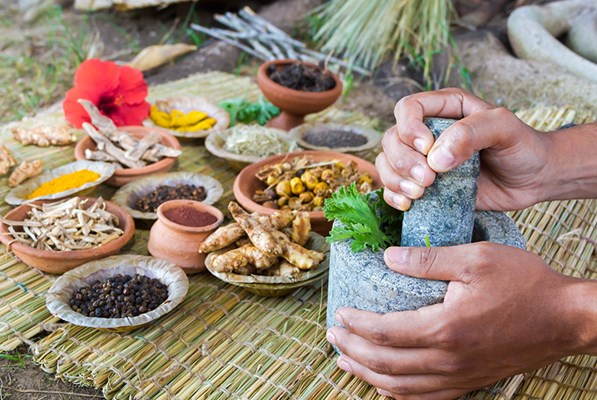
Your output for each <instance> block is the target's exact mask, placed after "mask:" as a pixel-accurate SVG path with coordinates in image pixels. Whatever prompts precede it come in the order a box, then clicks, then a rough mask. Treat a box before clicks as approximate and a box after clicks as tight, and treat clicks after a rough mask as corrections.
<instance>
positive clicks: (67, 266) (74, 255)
mask: <svg viewBox="0 0 597 400" xmlns="http://www.w3.org/2000/svg"><path fill="white" fill-rule="evenodd" d="M85 198H87V199H89V200H92V201H94V200H95V199H94V198H91V197H83V199H85ZM54 201H55V200H45V201H35V202H33V203H30V204H23V205H21V206H19V207H17V208H15V209H14V210H12V211H10V212H9V213H8V214H6V215H5V216H4V218H6V219H7V220H11V221H23V220H24V219H25V218H26V217H27V212H28V211H29V210H30V209H31V204H36V205H40V204H44V203H52V202H54ZM92 201H91V202H90V203H89V204H90V205H91V203H92ZM106 211H108V212H110V213H111V214H114V215H115V216H117V217H118V221H119V222H118V227H119V228H120V229H122V230H123V231H124V233H123V234H122V236H120V237H119V238H117V239H115V240H113V241H111V242H110V243H107V244H105V245H103V246H99V247H95V248H92V249H85V250H73V251H50V250H40V249H35V248H33V247H30V246H27V245H26V244H24V243H20V242H16V241H14V240H13V238H12V236H11V235H10V234H9V232H8V226H6V225H5V224H3V223H0V241H1V242H2V243H4V244H5V245H6V246H7V247H8V248H9V249H10V250H12V252H13V253H14V254H15V256H17V257H18V258H19V259H20V260H21V261H23V262H24V263H25V264H27V265H29V266H31V267H34V268H37V269H39V270H40V271H44V272H47V273H50V274H62V273H64V272H66V271H70V270H71V269H73V268H75V267H78V266H79V265H82V264H85V263H87V262H89V261H93V260H98V259H100V258H104V257H107V256H110V255H113V254H116V253H118V252H119V251H120V249H121V248H122V247H123V246H124V245H125V244H126V243H127V242H128V241H129V240H131V238H132V237H133V234H134V233H135V223H134V221H133V218H132V217H131V216H130V215H129V213H127V212H126V211H125V210H124V209H123V208H122V207H120V206H118V205H116V204H114V203H111V202H109V201H106Z"/></svg>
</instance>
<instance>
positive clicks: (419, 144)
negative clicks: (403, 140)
mask: <svg viewBox="0 0 597 400" xmlns="http://www.w3.org/2000/svg"><path fill="white" fill-rule="evenodd" d="M413 145H414V146H415V149H417V150H419V151H420V152H421V153H423V154H425V153H426V152H427V145H426V144H425V140H424V139H421V138H417V139H415V140H413Z"/></svg>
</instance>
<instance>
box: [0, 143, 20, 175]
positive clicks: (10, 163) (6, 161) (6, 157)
mask: <svg viewBox="0 0 597 400" xmlns="http://www.w3.org/2000/svg"><path fill="white" fill-rule="evenodd" d="M15 165H17V160H15V158H14V157H13V155H12V153H11V152H10V150H8V147H6V146H4V145H3V144H0V175H4V174H5V173H7V172H8V170H9V169H10V168H11V167H14V166H15Z"/></svg>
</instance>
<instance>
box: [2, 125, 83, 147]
mask: <svg viewBox="0 0 597 400" xmlns="http://www.w3.org/2000/svg"><path fill="white" fill-rule="evenodd" d="M12 135H13V137H14V138H15V140H16V141H18V142H20V143H21V144H24V145H28V144H33V145H35V146H39V147H48V146H64V145H67V144H71V143H75V142H76V141H77V137H76V136H75V135H74V134H73V130H72V128H71V127H70V126H68V125H66V124H65V125H59V126H39V127H36V128H30V129H28V128H16V129H13V131H12Z"/></svg>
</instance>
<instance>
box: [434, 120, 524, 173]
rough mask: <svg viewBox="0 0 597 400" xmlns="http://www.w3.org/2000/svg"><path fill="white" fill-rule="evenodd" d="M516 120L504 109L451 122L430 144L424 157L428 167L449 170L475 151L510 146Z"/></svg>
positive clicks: (435, 169)
mask: <svg viewBox="0 0 597 400" xmlns="http://www.w3.org/2000/svg"><path fill="white" fill-rule="evenodd" d="M517 119H518V118H517V117H516V115H514V114H513V113H512V112H510V111H508V110H507V109H505V108H494V109H491V110H487V111H479V112H476V113H473V114H471V115H469V116H468V117H466V118H463V119H461V120H460V121H457V122H455V123H454V124H453V125H451V126H450V127H449V128H447V129H446V131H445V132H444V133H442V134H441V135H440V137H439V138H438V139H437V140H436V141H435V143H434V144H433V147H432V148H431V150H430V151H429V154H428V156H427V163H428V164H429V167H431V169H433V170H434V171H436V172H446V171H450V170H452V169H454V168H456V167H457V166H459V165H460V164H462V163H463V162H465V161H466V160H468V159H469V158H470V157H471V156H472V155H473V153H474V152H476V151H479V150H481V149H486V148H507V147H510V146H512V144H513V142H514V139H515V133H516V129H513V126H516V125H515V122H519V121H517Z"/></svg>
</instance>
